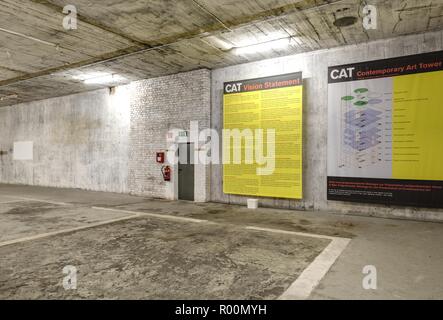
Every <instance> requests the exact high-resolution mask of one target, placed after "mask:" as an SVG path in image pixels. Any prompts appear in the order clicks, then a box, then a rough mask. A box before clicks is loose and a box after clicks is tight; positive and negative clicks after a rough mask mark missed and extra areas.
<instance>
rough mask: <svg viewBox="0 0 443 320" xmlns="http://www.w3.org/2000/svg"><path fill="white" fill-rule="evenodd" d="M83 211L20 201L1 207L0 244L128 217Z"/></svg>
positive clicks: (76, 208) (83, 208)
mask: <svg viewBox="0 0 443 320" xmlns="http://www.w3.org/2000/svg"><path fill="white" fill-rule="evenodd" d="M128 215H129V214H126V213H122V212H105V213H104V212H103V211H101V210H96V209H92V208H86V207H73V206H62V205H58V204H54V203H46V202H37V201H20V202H11V203H0V243H1V242H4V241H9V240H15V239H20V238H23V237H30V236H35V235H38V234H42V233H48V232H54V231H60V230H64V229H72V228H76V227H82V226H87V225H89V224H94V223H99V222H103V221H107V220H113V219H118V218H121V217H125V216H128Z"/></svg>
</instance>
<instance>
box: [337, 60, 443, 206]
mask: <svg viewBox="0 0 443 320" xmlns="http://www.w3.org/2000/svg"><path fill="white" fill-rule="evenodd" d="M442 70H443V53H442V52H434V53H430V54H424V55H416V56H408V57H401V58H396V59H389V60H379V61H372V62H365V63H358V64H354V65H345V66H337V67H331V68H329V89H328V90H329V94H328V100H329V102H328V118H329V129H328V199H329V200H340V201H357V202H378V203H384V204H398V205H413V206H428V207H443V166H442V165H441V164H442V163H443V105H441V101H443V91H442V90H441V89H440V87H441V85H442V84H443V71H442Z"/></svg>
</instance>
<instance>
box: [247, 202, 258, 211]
mask: <svg viewBox="0 0 443 320" xmlns="http://www.w3.org/2000/svg"><path fill="white" fill-rule="evenodd" d="M248 209H251V210H256V209H258V200H257V199H248Z"/></svg>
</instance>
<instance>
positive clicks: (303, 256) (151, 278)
mask: <svg viewBox="0 0 443 320" xmlns="http://www.w3.org/2000/svg"><path fill="white" fill-rule="evenodd" d="M329 243H330V241H329V240H324V239H313V238H307V237H298V236H291V235H284V234H271V233H259V232H256V231H250V230H246V229H244V228H236V227H232V226H225V225H216V224H195V223H187V222H180V223H178V222H174V221H167V220H162V219H156V218H147V217H141V218H136V219H133V220H128V221H125V222H119V223H116V224H111V225H106V226H100V227H96V228H93V229H88V230H82V231H77V232H75V233H69V234H64V235H58V236H54V237H50V238H45V239H40V240H36V241H32V242H24V243H20V244H16V245H11V246H6V247H3V248H0V268H1V270H0V298H1V299H55V298H61V299H276V298H278V297H279V296H280V295H281V294H282V293H283V292H285V290H286V289H287V288H288V287H289V286H290V285H291V284H292V283H293V282H294V281H295V280H296V279H297V278H298V276H299V275H300V274H301V273H302V272H303V270H304V269H305V268H306V267H307V266H308V265H309V264H310V263H311V262H312V261H313V260H314V259H315V258H316V257H317V256H318V255H319V254H320V253H321V252H322V251H323V250H324V249H325V248H326V247H327V246H328V245H329ZM67 265H72V266H75V267H76V268H77V269H78V288H77V290H75V291H65V290H64V289H63V286H62V280H63V277H64V276H65V275H64V274H63V273H62V270H63V268H64V267H65V266H67Z"/></svg>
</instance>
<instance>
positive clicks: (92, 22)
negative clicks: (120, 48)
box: [28, 0, 149, 47]
mask: <svg viewBox="0 0 443 320" xmlns="http://www.w3.org/2000/svg"><path fill="white" fill-rule="evenodd" d="M28 1H31V2H34V3H38V4H40V5H44V6H45V7H46V8H48V9H49V10H52V11H53V12H54V13H60V12H63V7H61V6H59V5H57V4H55V3H52V2H49V1H47V0H28ZM77 19H78V21H81V22H83V23H86V24H89V25H91V26H94V27H96V28H99V29H102V30H103V31H106V32H108V33H112V34H114V35H116V36H119V37H122V38H123V39H126V40H127V41H129V42H131V43H132V44H133V45H134V46H139V47H143V46H145V45H149V44H148V43H146V42H144V41H143V40H140V39H135V38H134V37H129V36H128V35H127V34H125V33H123V32H121V31H120V30H116V29H114V28H110V27H109V26H107V25H105V24H103V23H101V22H100V21H97V20H94V19H92V18H90V17H87V16H85V15H82V14H80V13H79V12H77Z"/></svg>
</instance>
